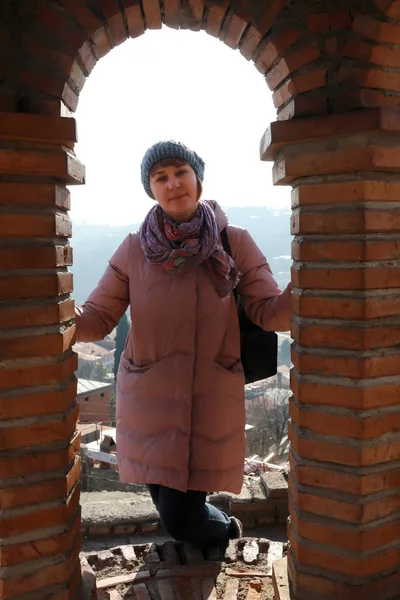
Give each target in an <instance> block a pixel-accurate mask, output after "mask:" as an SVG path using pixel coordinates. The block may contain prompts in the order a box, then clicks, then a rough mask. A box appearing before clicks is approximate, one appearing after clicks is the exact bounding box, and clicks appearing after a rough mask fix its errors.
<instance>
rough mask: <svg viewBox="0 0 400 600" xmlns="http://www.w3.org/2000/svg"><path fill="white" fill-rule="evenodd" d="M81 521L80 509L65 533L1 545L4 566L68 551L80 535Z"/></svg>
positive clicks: (0, 551)
mask: <svg viewBox="0 0 400 600" xmlns="http://www.w3.org/2000/svg"><path fill="white" fill-rule="evenodd" d="M80 521H81V515H80V510H79V511H78V513H77V515H76V517H75V518H74V522H73V524H72V525H69V524H68V525H67V528H66V532H65V533H61V534H59V535H56V536H53V537H50V538H49V537H47V538H44V539H40V540H35V541H31V542H24V543H20V544H13V545H11V546H0V561H1V564H2V566H3V567H7V566H12V565H16V564H19V563H22V562H28V561H31V560H37V559H38V558H46V557H47V556H52V555H55V554H60V553H64V552H67V551H68V550H69V549H70V548H71V546H72V545H73V542H74V540H75V539H76V538H77V536H78V535H79V527H80Z"/></svg>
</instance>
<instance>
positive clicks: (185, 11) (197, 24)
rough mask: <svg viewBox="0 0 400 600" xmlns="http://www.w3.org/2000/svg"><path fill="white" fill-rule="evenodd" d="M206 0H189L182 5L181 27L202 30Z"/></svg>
mask: <svg viewBox="0 0 400 600" xmlns="http://www.w3.org/2000/svg"><path fill="white" fill-rule="evenodd" d="M203 12H204V0H188V1H187V2H184V3H182V6H181V16H180V18H181V28H182V29H190V30H191V31H200V29H201V26H202V21H203Z"/></svg>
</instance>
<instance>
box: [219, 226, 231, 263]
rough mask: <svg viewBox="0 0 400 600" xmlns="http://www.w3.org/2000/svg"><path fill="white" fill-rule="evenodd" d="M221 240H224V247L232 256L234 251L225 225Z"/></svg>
mask: <svg viewBox="0 0 400 600" xmlns="http://www.w3.org/2000/svg"><path fill="white" fill-rule="evenodd" d="M221 240H222V247H223V249H224V250H225V252H226V253H227V254H229V256H230V257H231V258H232V251H231V246H230V244H229V240H228V233H227V231H226V227H224V228H223V230H222V231H221Z"/></svg>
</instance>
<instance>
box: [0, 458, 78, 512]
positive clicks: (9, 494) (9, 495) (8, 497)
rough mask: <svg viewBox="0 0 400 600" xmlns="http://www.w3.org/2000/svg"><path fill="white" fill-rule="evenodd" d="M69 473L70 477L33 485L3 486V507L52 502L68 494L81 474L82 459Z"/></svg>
mask: <svg viewBox="0 0 400 600" xmlns="http://www.w3.org/2000/svg"><path fill="white" fill-rule="evenodd" d="M69 475H70V477H69V479H67V478H66V477H61V478H55V479H50V480H47V481H40V482H39V483H34V484H31V485H19V486H15V487H6V488H1V489H0V506H1V509H2V510H5V509H9V508H15V507H18V506H26V505H27V504H29V505H30V504H32V505H34V504H38V503H41V502H51V501H53V500H57V499H59V498H64V496H68V494H69V492H70V491H71V489H72V487H73V486H74V485H75V484H76V482H77V480H78V478H79V475H80V459H77V460H76V462H75V464H74V466H73V467H72V469H71V471H70V473H69Z"/></svg>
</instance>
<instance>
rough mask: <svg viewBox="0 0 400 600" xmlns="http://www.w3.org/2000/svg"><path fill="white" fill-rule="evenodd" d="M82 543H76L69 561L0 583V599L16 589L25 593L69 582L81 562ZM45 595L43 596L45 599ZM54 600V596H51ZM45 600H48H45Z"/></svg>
mask: <svg viewBox="0 0 400 600" xmlns="http://www.w3.org/2000/svg"><path fill="white" fill-rule="evenodd" d="M79 550H80V541H79V540H78V541H77V542H75V545H74V548H73V549H72V553H71V556H70V558H69V559H68V560H67V561H64V562H59V563H56V564H55V565H53V566H50V567H44V568H42V569H39V570H36V571H32V572H30V573H26V574H25V575H19V576H15V577H12V578H10V579H2V580H1V581H0V598H4V599H5V598H8V597H10V594H11V593H13V591H15V590H16V589H18V590H19V591H21V592H22V593H24V592H30V591H33V590H39V589H40V588H47V587H50V586H51V585H56V584H58V583H62V582H69V581H70V580H71V575H72V573H73V572H74V571H75V568H76V563H77V561H79V556H78V555H79ZM43 596H44V594H43V595H42V596H41V598H43ZM51 598H52V599H53V598H54V594H53V595H52V596H51ZM44 600H46V599H45V598H44Z"/></svg>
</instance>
